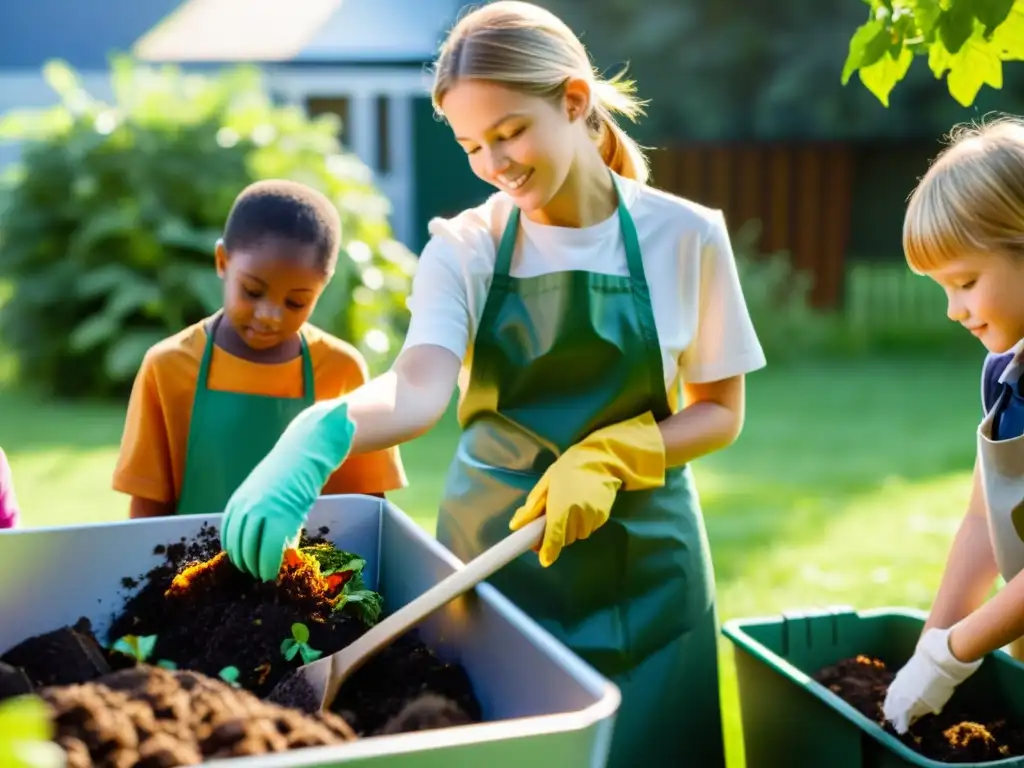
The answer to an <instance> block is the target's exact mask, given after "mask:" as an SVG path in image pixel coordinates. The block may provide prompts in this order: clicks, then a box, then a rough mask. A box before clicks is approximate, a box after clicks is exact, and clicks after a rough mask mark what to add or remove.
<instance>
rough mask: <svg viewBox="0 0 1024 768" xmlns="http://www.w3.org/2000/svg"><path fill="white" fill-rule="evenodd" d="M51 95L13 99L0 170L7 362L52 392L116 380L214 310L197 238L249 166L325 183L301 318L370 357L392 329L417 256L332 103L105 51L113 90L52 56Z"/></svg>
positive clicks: (215, 288)
mask: <svg viewBox="0 0 1024 768" xmlns="http://www.w3.org/2000/svg"><path fill="white" fill-rule="evenodd" d="M44 74H45V77H46V80H47V82H48V83H49V85H50V86H51V87H52V88H53V89H54V91H55V92H56V93H57V94H58V96H59V103H58V104H57V106H55V107H53V108H50V109H42V110H19V111H15V112H11V113H8V114H7V115H5V116H4V117H3V119H2V121H0V138H4V139H15V140H18V141H20V142H22V156H21V161H20V163H19V164H18V165H17V166H16V167H15V168H14V169H13V172H12V173H10V174H9V175H7V176H6V177H5V179H4V182H3V185H2V187H0V194H2V195H3V197H2V198H0V282H3V281H8V282H9V283H10V285H11V289H12V291H13V294H12V295H11V296H10V297H9V299H8V300H7V301H6V302H5V303H4V304H3V305H2V307H0V338H2V340H3V343H4V344H5V345H6V346H8V347H9V348H10V350H11V351H12V352H13V353H14V355H15V356H16V358H17V361H18V368H19V374H20V375H21V377H22V379H23V380H25V381H27V382H29V383H32V384H34V385H37V386H40V385H41V386H43V387H45V388H46V389H48V390H49V391H51V392H53V393H56V394H58V395H100V396H102V395H110V394H122V393H123V392H124V391H125V390H127V388H128V387H130V385H131V381H132V379H133V377H134V374H135V372H136V370H137V369H138V365H139V363H140V362H141V360H142V357H143V355H144V353H145V351H146V349H147V348H148V347H149V346H150V345H151V344H153V343H154V342H155V341H157V340H158V339H160V338H162V337H164V336H166V335H168V334H171V333H175V332H177V331H178V330H180V329H181V328H183V327H184V326H186V325H188V324H189V323H193V322H196V321H198V320H199V319H201V318H202V317H204V316H206V315H207V314H209V313H211V312H213V311H215V310H216V309H217V308H218V307H219V306H220V305H221V296H222V293H221V291H222V289H221V284H220V281H219V279H218V277H217V274H216V271H215V270H214V266H213V249H214V244H215V242H216V239H217V238H218V237H219V236H220V233H221V228H222V227H223V224H224V221H225V219H226V217H227V213H228V211H229V209H230V207H231V203H232V201H233V200H234V197H235V195H237V194H238V192H239V191H241V189H242V188H243V187H245V186H246V185H247V184H249V183H251V182H252V181H255V180H257V179H262V178H289V179H294V180H296V181H301V182H304V183H306V184H309V185H310V186H313V187H315V188H317V189H319V190H321V191H322V192H324V193H325V194H326V195H327V196H328V197H329V198H330V199H331V200H333V201H334V202H335V203H336V205H337V207H338V210H339V212H340V214H341V217H342V224H343V236H342V253H341V257H340V259H339V264H338V270H337V272H336V275H335V277H334V280H333V281H332V283H331V285H330V286H329V288H328V290H327V291H325V293H324V296H323V298H322V299H321V301H320V304H319V305H318V307H317V309H316V312H315V313H314V315H313V321H314V322H316V323H317V324H319V325H321V326H322V327H324V328H326V329H327V330H329V331H331V332H333V333H336V334H338V335H339V336H341V337H342V338H345V339H348V340H350V341H351V342H352V343H354V344H356V346H358V347H359V348H360V349H361V350H362V351H363V352H364V353H365V354H366V355H367V358H368V360H369V362H370V364H371V366H373V367H376V366H377V365H379V364H380V363H381V362H383V361H384V360H385V359H386V358H387V357H388V355H389V353H391V351H392V349H393V348H394V346H396V342H397V341H398V340H399V339H400V338H402V336H404V333H405V329H406V323H407V310H406V307H405V297H406V295H407V294H408V290H409V283H410V279H411V275H412V273H413V270H414V268H415V259H414V257H413V256H412V254H410V253H409V252H408V251H407V250H406V249H405V247H404V246H402V245H401V244H400V243H398V242H396V241H395V240H393V239H392V237H391V231H390V227H389V225H388V222H387V215H388V212H389V204H388V201H387V200H386V199H385V198H384V197H383V196H382V195H381V194H380V193H379V192H378V191H377V190H376V189H375V188H374V186H373V184H372V181H371V177H370V171H369V169H368V168H367V167H366V166H365V165H364V164H363V163H362V162H361V161H360V160H359V159H358V158H356V157H355V156H354V155H352V154H351V153H348V152H345V151H344V150H343V149H342V148H341V147H340V146H339V144H338V140H337V135H338V124H337V119H336V118H335V117H334V116H329V115H328V116H322V117H319V118H316V119H309V118H308V117H307V116H306V114H305V113H304V112H303V111H302V110H301V109H300V108H298V107H293V106H281V105H276V104H274V103H273V102H272V100H271V99H270V97H269V95H268V94H267V93H266V92H265V90H264V89H263V87H262V83H261V80H260V77H259V74H258V73H257V72H256V71H255V70H252V69H250V68H236V69H233V70H230V71H225V72H223V73H221V74H219V75H216V76H199V75H193V74H188V75H186V74H183V73H182V72H181V71H179V70H178V69H177V68H174V67H161V68H153V67H143V66H137V65H136V63H134V62H133V61H131V60H130V59H128V58H120V59H117V60H115V61H114V62H112V74H111V84H112V87H113V94H114V99H113V103H110V104H108V103H104V102H102V101H100V100H98V99H96V98H94V97H93V96H92V95H90V94H88V93H86V92H85V90H84V89H83V88H82V86H81V85H80V83H79V80H78V78H77V76H76V74H75V73H74V72H73V71H72V70H71V69H70V68H69V67H68V66H66V65H65V64H63V63H61V62H50V63H48V64H47V65H46V66H45V67H44Z"/></svg>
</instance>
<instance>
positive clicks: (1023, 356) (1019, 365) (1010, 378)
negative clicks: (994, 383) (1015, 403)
mask: <svg viewBox="0 0 1024 768" xmlns="http://www.w3.org/2000/svg"><path fill="white" fill-rule="evenodd" d="M1010 351H1011V352H1013V359H1011V360H1010V363H1009V365H1007V366H1006V368H1004V369H1003V373H1002V375H1001V376H1000V377H999V383H1000V384H1009V385H1010V389H1012V390H1013V392H1014V394H1015V395H1017V397H1021V396H1022V393H1021V380H1022V378H1024V339H1021V340H1020V341H1018V342H1017V343H1016V345H1014V347H1013V349H1012V350H1010Z"/></svg>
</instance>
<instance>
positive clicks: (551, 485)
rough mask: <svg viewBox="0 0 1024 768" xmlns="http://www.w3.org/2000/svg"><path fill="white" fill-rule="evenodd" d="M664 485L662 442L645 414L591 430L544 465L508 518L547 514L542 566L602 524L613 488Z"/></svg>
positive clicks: (516, 520) (523, 520) (515, 525)
mask: <svg viewBox="0 0 1024 768" xmlns="http://www.w3.org/2000/svg"><path fill="white" fill-rule="evenodd" d="M664 484H665V443H664V441H663V440H662V438H661V431H660V430H659V429H658V425H657V423H656V422H655V421H654V416H653V415H651V413H650V412H648V413H645V414H643V415H641V416H637V417H636V418H634V419H629V420H627V421H622V422H619V423H618V424H612V425H611V426H608V427H603V428H602V429H599V430H597V431H596V432H593V433H592V434H590V435H588V436H587V437H585V438H584V439H583V440H581V441H580V442H578V443H577V444H576V445H574V446H572V447H571V448H569V450H567V451H566V452H565V453H564V454H562V455H561V456H560V457H558V459H557V460H556V461H555V462H554V463H553V464H552V465H551V466H550V467H548V470H547V472H545V473H544V475H543V476H542V477H541V479H540V480H539V481H538V482H537V485H535V486H534V488H533V490H532V491H530V495H529V496H528V497H527V498H526V502H525V503H524V504H523V506H521V507H520V508H519V509H518V510H516V513H515V514H514V515H513V516H512V521H511V522H510V523H509V528H511V529H512V530H513V531H515V530H518V529H519V528H522V527H523V526H524V525H526V524H527V523H529V522H531V521H532V520H536V519H537V518H538V517H540V516H541V515H544V514H546V515H547V524H546V526H545V528H544V540H543V541H542V542H541V545H540V551H539V554H540V564H541V565H542V566H544V567H545V568H547V567H548V566H550V565H551V564H552V563H553V562H555V560H557V559H558V556H559V554H560V553H561V552H562V548H563V547H566V546H568V545H570V544H572V543H573V542H575V541H577V540H578V539H586V538H588V537H589V536H590V534H592V533H593V532H594V531H596V530H597V529H598V528H600V527H601V526H602V525H604V524H605V523H606V522H608V517H609V515H611V511H612V504H614V503H615V496H616V494H618V492H619V489H622V490H626V491H642V490H649V489H651V488H660V487H661V486H663V485H664Z"/></svg>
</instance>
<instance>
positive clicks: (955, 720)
mask: <svg viewBox="0 0 1024 768" xmlns="http://www.w3.org/2000/svg"><path fill="white" fill-rule="evenodd" d="M895 676H896V675H895V673H894V672H890V671H889V670H888V669H887V668H886V666H885V664H884V663H883V662H881V661H879V660H878V659H873V658H869V657H867V656H857V657H855V658H850V659H843V660H842V661H840V662H839V663H838V664H833V665H831V666H828V667H825V668H824V669H821V670H820V671H819V672H818V673H817V674H816V675H814V679H815V680H816V681H817V682H819V683H821V684H822V685H824V686H825V687H827V688H828V689H829V690H830V691H832V692H833V693H834V694H836V695H837V696H839V697H840V698H841V699H843V700H844V701H845V702H846V703H848V704H849V705H851V706H852V707H854V708H855V709H856V710H857V711H859V712H860V713H861V714H862V715H864V716H865V717H868V718H870V719H872V720H874V721H875V722H876V723H878V724H879V725H881V726H882V727H883V728H885V730H886V731H888V732H889V733H890V734H892V735H894V736H895V737H896V738H898V739H899V740H900V741H902V742H903V743H904V744H906V745H907V746H908V747H910V748H911V749H913V750H914V751H915V752H918V753H920V754H922V755H924V756H925V757H928V758H930V759H932V760H939V761H941V762H945V763H975V762H984V761H988V760H1002V759H1005V758H1007V757H1016V756H1018V755H1024V728H1022V727H1021V726H1020V724H1018V723H1012V722H1008V721H1007V720H1006V718H1005V717H1004V716H1002V715H1001V714H1000V710H1001V709H1002V708H1001V707H1000V705H999V702H998V701H993V702H986V703H984V704H978V703H974V704H972V705H971V706H965V705H964V703H963V700H962V699H958V697H957V696H956V694H954V695H953V697H952V698H951V699H950V700H949V703H948V704H947V705H946V707H945V708H944V709H943V711H942V712H941V713H940V714H938V715H925V716H924V717H922V718H921V719H919V720H917V721H915V723H914V724H913V725H912V726H911V727H910V730H909V731H908V732H907V733H906V734H903V735H902V736H901V735H899V734H897V733H896V732H895V730H893V728H892V726H891V725H890V724H889V723H888V722H886V720H885V717H884V715H883V714H882V704H883V703H884V702H885V695H886V692H887V691H888V690H889V684H890V683H891V682H892V680H893V678H894V677H895Z"/></svg>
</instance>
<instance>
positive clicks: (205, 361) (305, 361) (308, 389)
mask: <svg viewBox="0 0 1024 768" xmlns="http://www.w3.org/2000/svg"><path fill="white" fill-rule="evenodd" d="M223 317H224V313H223V310H222V311H220V312H218V313H217V314H216V315H215V316H214V318H213V321H212V322H211V323H210V329H209V330H208V331H207V332H206V345H205V346H204V347H203V357H202V359H201V360H200V361H199V375H198V376H197V377H196V388H197V389H198V388H200V387H201V388H203V389H206V382H207V380H208V379H209V376H210V360H211V359H212V358H213V337H214V336H216V335H217V326H218V325H220V321H221V319H223ZM299 348H300V355H301V357H302V399H303V400H305V401H306V404H307V405H312V404H313V403H315V402H316V380H315V379H314V378H313V356H312V355H311V354H310V352H309V344H308V343H307V342H306V335H305V334H304V333H303V332H302V331H299Z"/></svg>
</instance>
